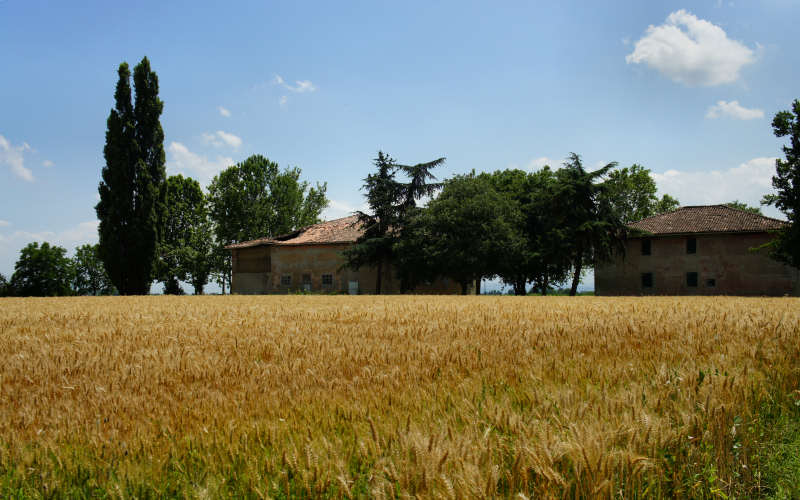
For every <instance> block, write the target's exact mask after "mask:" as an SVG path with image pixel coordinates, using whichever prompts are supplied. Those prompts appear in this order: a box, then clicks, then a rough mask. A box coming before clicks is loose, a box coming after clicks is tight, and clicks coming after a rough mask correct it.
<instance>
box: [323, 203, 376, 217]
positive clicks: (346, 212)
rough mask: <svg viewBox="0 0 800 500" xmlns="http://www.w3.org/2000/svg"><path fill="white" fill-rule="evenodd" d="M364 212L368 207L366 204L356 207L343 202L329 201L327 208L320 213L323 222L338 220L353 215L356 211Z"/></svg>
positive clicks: (353, 204)
mask: <svg viewBox="0 0 800 500" xmlns="http://www.w3.org/2000/svg"><path fill="white" fill-rule="evenodd" d="M358 210H360V211H362V212H366V211H367V210H369V206H368V205H367V204H366V203H362V204H361V205H357V204H355V203H350V202H348V201H343V200H330V203H328V206H327V207H326V208H325V210H323V211H322V218H323V219H324V220H332V219H340V218H342V217H348V216H350V215H353V212H356V211H358Z"/></svg>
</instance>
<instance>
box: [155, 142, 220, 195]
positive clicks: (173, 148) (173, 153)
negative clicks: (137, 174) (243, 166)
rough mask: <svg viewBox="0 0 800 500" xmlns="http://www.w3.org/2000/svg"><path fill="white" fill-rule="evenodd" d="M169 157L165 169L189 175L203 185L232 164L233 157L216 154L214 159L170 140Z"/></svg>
mask: <svg viewBox="0 0 800 500" xmlns="http://www.w3.org/2000/svg"><path fill="white" fill-rule="evenodd" d="M167 151H168V152H169V159H168V161H167V170H168V171H170V173H173V174H183V175H188V176H191V177H193V178H195V179H197V180H198V181H200V183H201V184H202V185H203V186H205V185H207V184H208V182H209V181H210V180H211V179H212V178H213V177H214V176H215V175H216V174H218V173H219V172H220V171H221V170H222V169H224V168H227V167H229V166H231V165H233V164H234V161H233V158H229V157H226V156H217V157H216V158H215V159H214V160H209V159H208V157H206V156H204V155H200V154H197V153H193V152H191V151H189V148H187V147H186V146H184V145H183V144H182V143H180V142H171V143H170V144H169V147H168V148H167Z"/></svg>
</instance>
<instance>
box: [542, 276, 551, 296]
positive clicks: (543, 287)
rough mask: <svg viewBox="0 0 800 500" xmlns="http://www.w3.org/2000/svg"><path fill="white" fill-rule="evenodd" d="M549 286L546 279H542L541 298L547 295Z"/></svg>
mask: <svg viewBox="0 0 800 500" xmlns="http://www.w3.org/2000/svg"><path fill="white" fill-rule="evenodd" d="M549 286H550V282H549V281H548V279H547V278H544V279H543V280H542V296H545V295H547V287H549Z"/></svg>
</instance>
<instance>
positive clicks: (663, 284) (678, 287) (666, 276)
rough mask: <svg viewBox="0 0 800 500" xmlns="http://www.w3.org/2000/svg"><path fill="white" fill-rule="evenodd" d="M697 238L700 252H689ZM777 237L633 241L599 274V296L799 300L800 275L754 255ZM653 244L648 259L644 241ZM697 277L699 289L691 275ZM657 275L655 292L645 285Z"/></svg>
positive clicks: (760, 253)
mask: <svg viewBox="0 0 800 500" xmlns="http://www.w3.org/2000/svg"><path fill="white" fill-rule="evenodd" d="M692 237H693V238H695V239H696V242H697V245H696V250H697V251H696V253H693V254H690V253H687V239H688V238H692ZM771 238H772V236H771V235H769V234H767V233H751V234H748V233H739V234H714V235H686V236H663V237H651V238H631V239H629V240H628V241H627V243H626V252H625V256H617V257H616V258H615V259H614V260H613V261H612V262H610V263H605V264H602V265H599V266H597V267H596V269H595V293H596V294H597V295H756V296H761V295H770V296H782V295H797V294H798V282H799V281H800V280H799V278H800V277H799V276H798V270H797V269H795V268H792V267H790V266H786V265H784V264H781V263H779V262H777V261H775V260H773V259H770V258H769V257H768V256H767V254H766V251H764V250H759V251H755V252H754V251H752V249H754V248H756V247H758V246H760V245H763V244H764V243H766V242H768V241H769V240H770V239H771ZM643 239H649V240H650V255H642V240H643ZM690 272H695V273H697V286H696V287H692V286H689V285H688V282H687V273H690ZM644 273H651V274H652V287H645V286H643V283H642V275H643V274H644Z"/></svg>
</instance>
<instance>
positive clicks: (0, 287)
mask: <svg viewBox="0 0 800 500" xmlns="http://www.w3.org/2000/svg"><path fill="white" fill-rule="evenodd" d="M9 295H11V289H10V288H9V286H8V279H7V278H6V277H5V275H3V273H0V297H7V296H9Z"/></svg>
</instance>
